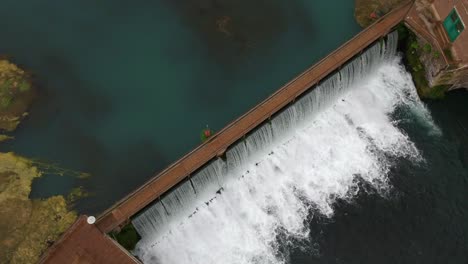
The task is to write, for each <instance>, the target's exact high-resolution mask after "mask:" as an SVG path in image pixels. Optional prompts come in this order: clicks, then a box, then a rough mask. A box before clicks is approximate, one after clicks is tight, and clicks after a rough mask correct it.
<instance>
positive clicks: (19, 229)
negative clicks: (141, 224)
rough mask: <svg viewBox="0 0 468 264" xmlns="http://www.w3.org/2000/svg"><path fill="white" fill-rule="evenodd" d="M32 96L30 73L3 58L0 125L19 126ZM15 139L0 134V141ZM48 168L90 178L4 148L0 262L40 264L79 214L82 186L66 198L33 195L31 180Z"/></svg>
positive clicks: (0, 157) (0, 155)
mask: <svg viewBox="0 0 468 264" xmlns="http://www.w3.org/2000/svg"><path fill="white" fill-rule="evenodd" d="M32 99H33V89H32V86H31V82H30V78H29V75H28V74H26V73H25V72H24V71H23V70H21V69H19V68H18V67H17V66H16V65H14V64H12V63H10V62H8V61H6V60H0V130H6V131H13V130H15V129H16V127H17V126H18V124H19V123H20V122H21V120H22V119H23V118H24V117H25V116H26V115H27V112H26V110H27V109H28V107H29V105H30V104H31V103H32ZM11 139H13V137H11V136H7V135H2V134H0V142H2V141H5V140H11ZM44 172H47V173H50V172H55V173H57V174H61V175H64V174H66V173H69V174H72V175H75V176H76V177H78V178H85V177H89V175H88V174H85V173H81V172H74V171H71V170H66V169H63V168H60V167H59V166H57V165H55V164H52V165H51V164H47V163H44V162H35V161H33V160H28V159H26V158H23V157H20V156H17V155H15V154H14V153H11V152H10V153H1V152H0V263H11V264H16V263H18V264H29V263H36V262H37V261H38V260H39V258H40V256H41V255H42V254H43V253H44V252H45V250H46V249H47V248H48V247H49V246H50V245H52V244H53V243H54V241H55V240H57V239H58V238H59V236H60V235H61V234H62V233H63V232H65V230H66V229H67V228H68V227H69V226H71V225H72V224H73V222H75V220H76V218H77V213H76V212H75V211H73V210H72V209H71V206H72V204H73V203H75V202H76V201H77V200H78V199H79V198H81V197H85V196H87V195H88V194H87V193H86V192H85V191H84V190H83V188H81V187H78V188H75V189H73V190H72V191H71V192H70V194H68V196H67V197H64V196H61V195H57V196H52V197H49V198H46V199H29V194H30V193H31V186H32V182H33V180H34V179H36V178H38V177H41V175H42V174H43V173H44Z"/></svg>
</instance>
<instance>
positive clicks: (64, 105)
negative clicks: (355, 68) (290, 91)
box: [0, 0, 360, 214]
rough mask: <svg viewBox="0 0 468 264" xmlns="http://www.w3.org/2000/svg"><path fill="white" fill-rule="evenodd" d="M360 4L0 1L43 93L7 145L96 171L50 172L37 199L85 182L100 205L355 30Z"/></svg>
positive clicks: (5, 30)
mask: <svg viewBox="0 0 468 264" xmlns="http://www.w3.org/2000/svg"><path fill="white" fill-rule="evenodd" d="M353 5H354V2H353V1H347V0H336V1H329V2H328V1H307V0H297V1H288V2H286V1H280V0H273V1H259V0H255V1H247V0H242V1H234V0H220V1H214V0H213V1H209V0H204V1H188V0H187V1H183V0H178V1H169V0H160V1H158V0H155V1H143V0H136V1H133V2H131V3H130V2H127V1H120V0H118V1H110V0H103V1H89V0H84V1H60V2H57V1H52V0H44V1H41V2H37V3H29V2H28V3H26V2H21V1H12V0H8V1H2V2H1V3H0V15H1V17H2V19H1V20H0V28H2V42H1V43H0V54H7V55H10V56H11V57H12V58H13V59H14V61H15V62H17V63H19V64H20V65H21V66H22V67H24V68H26V69H28V70H29V71H31V72H32V73H33V74H34V76H35V82H36V83H37V86H38V87H39V90H40V96H39V98H38V100H37V102H36V103H35V105H34V106H33V107H32V109H31V115H30V117H29V118H28V119H27V120H25V121H24V122H23V123H22V125H21V126H20V128H19V129H18V130H17V131H16V132H15V137H16V140H14V141H11V142H10V143H7V144H2V145H1V146H0V150H1V151H14V152H17V153H18V154H21V155H24V156H26V157H30V158H37V159H41V160H44V161H47V162H53V163H58V164H59V165H60V166H62V167H65V168H69V169H73V170H79V171H85V172H89V173H91V174H92V177H91V178H89V179H86V180H77V179H74V178H72V177H66V176H65V177H60V176H51V175H46V177H44V178H42V179H40V180H38V181H36V182H35V183H34V185H33V191H32V196H33V197H47V196H50V195H53V194H57V193H66V192H67V191H68V190H70V189H71V188H72V187H74V186H78V185H83V186H84V187H85V189H86V190H88V191H90V192H92V193H94V195H93V196H91V197H89V198H87V199H84V200H82V201H81V202H80V203H79V204H78V205H77V207H78V209H79V210H80V211H82V212H84V213H88V214H90V213H97V212H99V211H101V210H103V209H105V208H106V207H108V206H110V205H111V204H112V203H113V202H115V201H116V200H118V199H119V198H121V197H123V196H124V195H125V194H127V193H129V192H130V191H132V190H133V189H135V188H136V187H138V186H139V185H140V184H142V183H143V182H145V181H146V180H148V179H149V178H150V177H151V176H152V175H153V174H154V173H155V172H158V171H160V170H162V169H163V168H164V167H165V166H167V165H169V164H170V163H171V162H173V161H175V160H177V159H178V158H179V157H181V156H182V155H183V154H185V153H186V152H188V151H190V150H191V149H192V148H194V147H196V146H197V145H198V144H200V138H199V134H200V131H201V129H203V128H204V127H205V126H206V125H209V126H210V127H211V128H212V129H214V130H220V129H221V128H222V127H224V126H225V125H227V124H228V123H229V122H230V121H232V120H234V119H235V118H237V117H238V116H240V115H242V114H243V113H244V112H246V111H248V110H249V109H250V108H251V107H253V106H254V105H255V104H257V103H259V102H260V101H262V100H263V99H265V98H266V97H267V96H268V95H270V94H271V93H273V92H274V91H275V90H277V89H278V88H279V87H280V86H282V85H283V84H284V83H286V82H287V81H288V80H290V79H291V78H293V77H294V76H295V75H297V74H299V73H300V72H302V71H303V70H304V69H305V68H307V67H308V66H310V65H312V64H313V63H315V62H317V61H318V60H319V59H320V58H322V57H324V56H326V55H327V54H328V53H329V52H331V51H332V50H334V49H336V48H337V47H339V46H340V45H341V44H342V43H344V42H345V41H346V40H348V39H350V38H351V37H352V36H354V35H355V34H356V33H357V32H359V30H360V29H359V27H358V25H357V24H356V23H355V21H354V18H353V7H354V6H353Z"/></svg>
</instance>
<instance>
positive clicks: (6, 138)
mask: <svg viewBox="0 0 468 264" xmlns="http://www.w3.org/2000/svg"><path fill="white" fill-rule="evenodd" d="M10 139H14V137H11V136H7V135H2V134H0V142H3V141H7V140H10Z"/></svg>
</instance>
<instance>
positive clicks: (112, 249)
mask: <svg viewBox="0 0 468 264" xmlns="http://www.w3.org/2000/svg"><path fill="white" fill-rule="evenodd" d="M86 218H87V217H86V216H84V215H82V216H80V217H79V218H78V219H77V220H76V222H75V223H74V224H73V225H72V226H71V227H70V228H69V229H68V230H67V232H66V233H65V234H63V235H62V237H61V238H60V240H59V241H57V242H56V243H55V244H54V245H53V246H52V247H51V248H49V250H48V251H47V252H46V254H44V255H43V256H42V258H41V260H40V261H39V263H40V264H45V263H48V264H136V263H140V262H139V261H138V260H136V259H135V258H134V257H133V256H131V255H129V254H128V252H127V251H126V250H125V249H123V248H122V247H121V246H120V245H119V244H117V242H115V241H114V240H112V239H111V238H109V237H108V236H107V235H106V234H103V233H102V232H101V231H100V230H99V229H97V227H96V226H95V225H90V224H88V223H87V222H86Z"/></svg>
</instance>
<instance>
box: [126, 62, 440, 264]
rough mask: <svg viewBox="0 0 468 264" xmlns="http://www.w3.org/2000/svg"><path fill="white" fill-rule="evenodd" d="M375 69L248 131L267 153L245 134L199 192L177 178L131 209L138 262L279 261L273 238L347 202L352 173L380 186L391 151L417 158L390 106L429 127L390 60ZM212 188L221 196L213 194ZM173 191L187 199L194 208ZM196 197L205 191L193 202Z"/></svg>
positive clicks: (301, 230) (295, 233)
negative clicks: (301, 110)
mask: <svg viewBox="0 0 468 264" xmlns="http://www.w3.org/2000/svg"><path fill="white" fill-rule="evenodd" d="M375 67H376V68H375V71H374V72H373V73H372V74H371V75H370V76H368V77H366V78H362V79H361V80H360V81H357V82H354V83H353V85H352V86H351V87H350V88H349V89H348V90H347V92H345V91H342V92H341V95H339V96H338V98H335V99H333V100H331V101H330V103H329V105H328V106H327V107H325V108H324V109H323V110H321V111H320V112H318V113H316V114H313V115H308V116H305V117H304V118H302V119H301V122H295V123H294V126H289V125H288V126H284V125H281V124H282V123H281V122H284V121H281V119H276V120H277V121H276V122H275V120H273V121H272V125H271V126H270V125H267V126H266V127H267V128H268V129H264V130H265V131H263V130H262V132H261V134H254V136H252V137H251V138H252V139H255V140H254V142H256V143H255V145H262V146H264V148H265V149H266V150H267V151H263V152H258V153H255V154H251V153H250V152H251V151H250V152H249V149H250V148H249V146H251V145H252V144H253V143H252V142H250V141H248V140H247V142H246V143H245V144H241V145H239V146H238V147H236V148H235V149H234V151H231V154H229V155H230V157H228V161H230V162H228V164H227V165H226V166H227V167H226V166H225V167H223V165H222V163H223V162H221V161H219V164H218V163H216V162H215V163H216V164H215V165H216V166H210V167H209V169H210V170H211V172H207V171H202V173H200V175H198V177H196V178H194V180H193V183H192V184H193V186H192V188H193V189H194V190H198V189H200V188H199V187H198V186H208V187H207V190H210V191H209V192H208V193H204V194H203V195H201V194H200V193H195V192H193V191H192V188H191V187H190V185H191V184H190V182H186V184H183V186H182V187H181V188H179V191H177V193H176V192H174V194H173V195H172V194H171V195H170V197H169V198H165V200H167V201H168V202H164V203H158V204H156V206H154V207H153V208H152V209H151V210H149V211H148V212H146V213H145V214H143V215H142V216H139V217H138V218H137V219H136V220H134V225H135V227H136V228H137V230H139V232H140V233H141V234H142V236H143V239H142V240H141V241H140V242H139V243H138V245H137V248H136V250H135V253H136V254H137V255H138V256H139V258H140V259H141V260H142V261H143V262H144V263H162V264H186V263H187V264H189V263H193V264H198V263H203V264H220V263H223V264H242V263H262V264H263V263H266V264H276V263H287V257H285V256H283V255H281V254H280V253H279V247H280V245H282V244H285V243H289V242H290V241H292V240H293V239H294V241H297V240H307V239H308V237H309V230H308V226H309V225H308V223H307V222H306V221H305V220H306V219H307V218H308V217H310V216H311V215H310V214H322V215H325V216H328V217H332V216H333V203H334V201H335V200H336V199H337V198H340V199H345V200H348V201H350V202H352V198H353V197H354V196H355V195H356V194H357V190H358V189H357V188H356V184H357V181H356V177H357V175H359V177H360V179H362V180H365V181H366V182H368V183H370V184H371V185H372V186H374V187H375V188H376V189H378V190H385V189H387V188H388V187H389V186H388V171H389V168H390V167H391V166H392V165H393V164H392V161H393V160H394V158H395V157H402V158H407V159H410V160H412V161H414V162H421V161H422V157H421V155H420V153H419V152H418V150H417V148H416V147H415V145H414V144H413V143H412V142H411V141H410V139H409V138H408V136H407V135H406V134H405V133H404V132H403V131H401V130H400V129H399V128H398V127H397V124H398V120H392V118H391V116H392V113H393V112H394V111H395V109H396V108H397V107H406V109H407V110H408V111H412V112H414V113H415V114H416V115H417V116H420V117H421V118H422V119H424V122H426V123H427V124H428V127H431V128H432V129H433V130H434V131H437V127H435V125H434V124H433V122H432V120H431V119H430V114H429V112H428V111H427V109H426V108H425V107H424V105H423V104H422V103H421V102H420V101H419V99H418V97H417V94H416V92H415V88H414V86H413V84H412V82H411V77H410V76H409V74H408V73H406V72H405V70H404V68H403V67H402V66H401V65H400V64H399V60H398V58H396V57H391V58H388V56H387V57H386V61H385V62H383V63H382V64H380V66H375ZM342 78H343V77H342ZM290 115H292V116H294V115H295V114H294V113H292V112H291V113H288V116H290ZM291 118H292V117H291ZM278 120H280V121H281V122H280V121H278ZM288 120H289V118H288ZM288 122H290V121H288ZM275 125H276V126H279V128H276V129H275ZM284 127H289V128H290V129H283V128H284ZM278 130H281V131H283V132H284V133H283V134H282V135H281V137H280V138H281V140H278V141H275V140H273V138H274V136H273V135H272V132H271V131H273V132H274V131H278ZM265 146H266V147H265ZM246 157H248V159H247V158H246ZM232 164H234V165H232ZM230 167H232V168H235V169H230ZM213 175H217V176H213ZM220 175H228V176H222V177H221V176H220ZM195 179H196V180H195ZM219 187H223V190H222V192H221V194H219V193H218V194H216V195H214V193H215V191H216V190H217V189H218V188H219ZM182 193H183V195H182ZM187 193H190V194H187ZM211 194H212V195H211ZM179 195H182V196H179ZM177 197H184V198H183V199H192V200H193V201H194V202H193V203H195V205H196V209H195V210H193V208H190V207H187V206H185V204H187V203H188V202H187V201H181V199H182V198H177ZM197 197H198V198H200V199H204V201H208V199H210V198H213V197H214V199H211V200H210V202H209V203H203V202H199V201H198V200H197ZM201 197H202V198H201ZM174 201H177V202H176V203H178V204H174V203H175V202H174ZM174 208H176V209H177V208H180V210H176V209H174ZM311 209H314V210H311ZM176 211H177V212H176ZM168 215H169V216H170V217H171V219H170V220H167V219H166V218H168ZM188 215H190V217H188ZM312 217H313V215H312ZM156 218H161V219H159V220H158V219H156ZM162 218H164V219H162ZM163 222H164V223H163ZM160 223H163V224H160ZM279 234H281V236H280V235H279Z"/></svg>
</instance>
